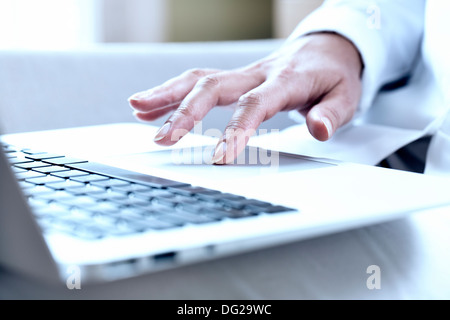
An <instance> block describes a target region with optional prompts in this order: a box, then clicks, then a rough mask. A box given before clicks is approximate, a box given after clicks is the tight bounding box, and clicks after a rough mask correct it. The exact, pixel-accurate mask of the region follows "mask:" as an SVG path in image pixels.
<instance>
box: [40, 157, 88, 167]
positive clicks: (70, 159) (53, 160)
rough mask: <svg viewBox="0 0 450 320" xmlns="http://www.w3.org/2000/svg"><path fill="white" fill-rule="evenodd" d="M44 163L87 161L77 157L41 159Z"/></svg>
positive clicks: (62, 163) (58, 163)
mask: <svg viewBox="0 0 450 320" xmlns="http://www.w3.org/2000/svg"><path fill="white" fill-rule="evenodd" d="M43 161H44V162H46V163H50V164H56V165H68V164H75V163H84V162H87V161H86V160H82V159H78V158H69V157H64V158H56V159H46V160H43Z"/></svg>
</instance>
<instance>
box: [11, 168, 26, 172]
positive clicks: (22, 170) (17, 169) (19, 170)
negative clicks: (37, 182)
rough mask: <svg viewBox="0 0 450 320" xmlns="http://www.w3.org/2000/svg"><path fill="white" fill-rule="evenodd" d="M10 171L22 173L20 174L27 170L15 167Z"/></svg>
mask: <svg viewBox="0 0 450 320" xmlns="http://www.w3.org/2000/svg"><path fill="white" fill-rule="evenodd" d="M12 171H13V172H14V173H22V172H27V171H28V170H27V169H21V168H17V167H12Z"/></svg>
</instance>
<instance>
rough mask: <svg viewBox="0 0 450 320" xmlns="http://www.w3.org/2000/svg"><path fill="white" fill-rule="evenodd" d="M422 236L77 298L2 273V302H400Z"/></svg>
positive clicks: (366, 232)
mask: <svg viewBox="0 0 450 320" xmlns="http://www.w3.org/2000/svg"><path fill="white" fill-rule="evenodd" d="M419 231H420V230H417V225H415V224H414V223H413V221H412V220H411V219H410V218H407V219H401V220H396V221H391V222H387V223H383V224H379V225H374V226H370V227H366V228H360V229H356V230H351V231H347V232H341V233H337V234H333V235H328V236H323V237H319V238H314V239H309V240H304V241H300V242H296V243H292V244H288V245H283V246H277V247H273V248H269V249H263V250H259V251H255V252H251V253H246V254H239V255H235V256H231V257H226V258H221V259H217V260H213V261H207V262H202V263H196V264H193V265H188V266H184V267H180V268H176V269H172V270H168V271H161V272H158V273H155V274H150V275H145V276H139V277H136V278H131V279H128V280H119V281H115V282H111V283H106V284H99V285H88V284H84V283H83V281H82V277H81V282H80V289H72V290H71V289H69V288H68V287H66V285H65V284H61V286H52V285H48V284H43V283H40V282H39V281H36V280H34V279H29V278H24V277H22V276H19V275H17V274H13V273H10V272H8V271H6V270H2V271H0V283H1V285H0V299H176V300H178V299H180V300H190V299H207V300H211V299H213V300H215V299H220V300H222V299H224V300H226V299H274V300H276V299H287V300H292V299H295V300H297V299H396V298H398V297H399V295H400V296H402V294H404V292H402V290H405V280H408V279H414V278H415V277H417V273H416V272H417V270H418V269H420V264H421V261H420V259H418V257H421V256H422V255H423V253H424V251H426V248H424V247H423V246H422V245H421V244H420V241H419V239H420V232H419ZM373 266H375V267H378V269H377V270H378V271H379V272H381V274H380V278H379V279H378V280H380V281H381V288H379V289H377V288H373V287H372V288H371V287H370V285H371V284H375V285H376V283H374V282H373V278H371V277H373V276H374V274H371V273H370V272H369V271H371V270H373V269H370V268H369V267H373ZM416 279H417V278H416ZM375 280H376V279H375ZM411 285H412V286H414V281H412V283H411ZM412 298H414V296H413V297H412ZM419 298H420V297H419Z"/></svg>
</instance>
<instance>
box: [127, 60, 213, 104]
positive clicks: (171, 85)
mask: <svg viewBox="0 0 450 320" xmlns="http://www.w3.org/2000/svg"><path fill="white" fill-rule="evenodd" d="M216 72H219V70H216V69H192V70H188V71H186V72H184V73H183V74H181V75H179V76H178V77H175V78H172V79H170V80H168V81H166V82H165V83H163V84H162V85H160V86H157V87H155V88H152V89H149V90H146V91H142V92H138V93H135V94H134V95H132V96H131V97H130V98H128V102H129V103H130V106H131V107H132V108H133V109H135V110H137V111H140V112H148V111H151V110H153V109H158V108H162V107H166V106H170V105H174V104H179V103H180V102H181V101H182V100H183V99H184V98H185V97H186V95H187V94H188V93H189V92H190V91H191V90H192V88H194V86H195V84H196V83H197V81H198V80H199V79H201V78H203V77H205V76H207V75H209V74H213V73H216Z"/></svg>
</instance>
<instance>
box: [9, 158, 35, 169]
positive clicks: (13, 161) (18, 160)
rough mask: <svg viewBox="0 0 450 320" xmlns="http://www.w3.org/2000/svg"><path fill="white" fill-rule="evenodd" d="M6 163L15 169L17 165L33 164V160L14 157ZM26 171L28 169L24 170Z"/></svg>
mask: <svg viewBox="0 0 450 320" xmlns="http://www.w3.org/2000/svg"><path fill="white" fill-rule="evenodd" d="M8 161H9V163H10V164H13V165H16V167H17V165H18V164H25V163H34V161H33V160H31V159H27V158H25V157H15V158H11V159H8ZM26 169H28V168H26Z"/></svg>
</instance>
